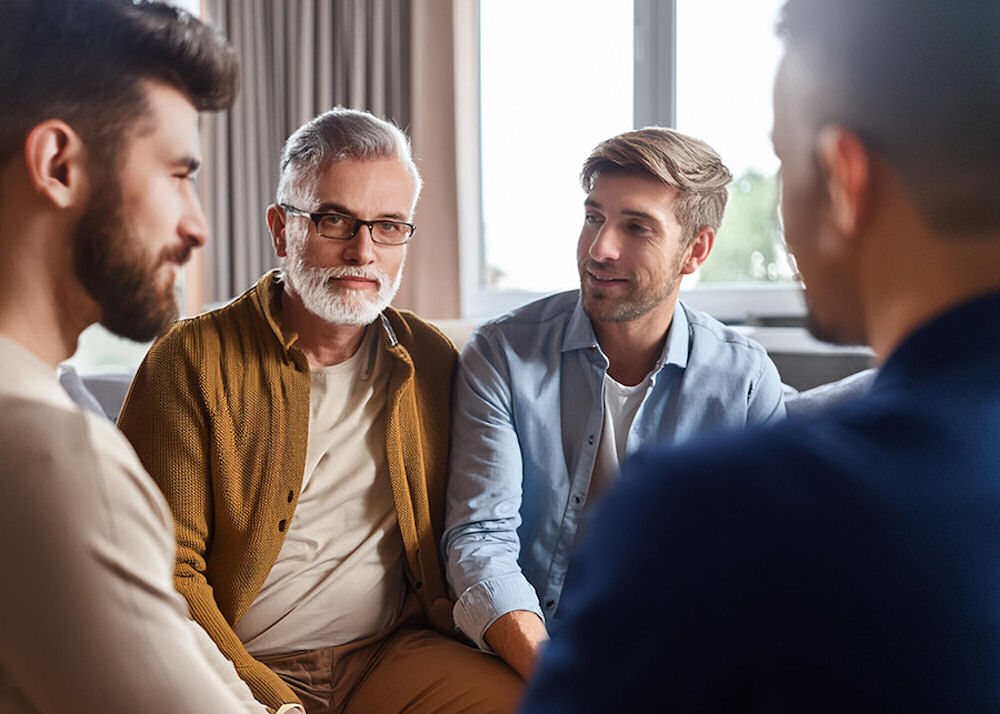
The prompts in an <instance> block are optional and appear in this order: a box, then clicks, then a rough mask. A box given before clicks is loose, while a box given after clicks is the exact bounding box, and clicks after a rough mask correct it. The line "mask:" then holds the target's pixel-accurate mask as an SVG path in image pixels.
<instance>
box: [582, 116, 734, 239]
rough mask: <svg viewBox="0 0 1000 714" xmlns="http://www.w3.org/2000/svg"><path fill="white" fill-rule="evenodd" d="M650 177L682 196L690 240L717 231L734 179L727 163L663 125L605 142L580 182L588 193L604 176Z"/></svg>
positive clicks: (678, 210) (680, 215)
mask: <svg viewBox="0 0 1000 714" xmlns="http://www.w3.org/2000/svg"><path fill="white" fill-rule="evenodd" d="M612 171H618V172H635V173H644V174H649V175H650V176H652V177H653V178H656V179H659V180H660V181H662V182H663V183H664V184H666V185H667V186H670V187H671V188H673V189H675V190H676V191H677V192H678V194H680V195H679V199H678V201H677V204H676V207H675V209H674V213H675V216H676V218H677V221H678V223H680V224H681V228H683V229H684V238H685V241H690V240H693V239H694V237H695V236H696V235H698V231H699V230H700V229H701V228H702V227H704V226H709V227H711V228H713V229H715V230H718V228H719V225H720V224H721V223H722V214H723V213H724V212H725V210H726V199H727V198H728V197H729V194H728V191H727V190H726V186H728V185H729V182H730V181H732V180H733V175H732V174H731V173H730V172H729V169H727V168H726V166H725V164H723V163H722V159H721V158H719V155H718V154H717V153H716V152H715V150H714V149H712V147H711V146H709V145H708V144H706V143H705V142H704V141H701V140H700V139H695V138H693V137H690V136H687V135H685V134H681V133H680V132H679V131H674V130H673V129H665V128H663V127H655V126H651V127H646V128H645V129H636V130H635V131H628V132H625V133H624V134H619V135H618V136H615V137H612V138H610V139H608V140H606V141H602V142H601V143H600V144H598V145H597V147H596V148H595V149H594V150H593V151H592V152H591V153H590V156H588V157H587V160H586V161H585V162H584V163H583V170H582V171H581V172H580V182H581V183H582V184H583V190H584V191H587V192H588V193H589V192H590V191H591V189H593V188H594V181H596V180H597V177H598V176H600V175H601V174H602V173H604V172H612Z"/></svg>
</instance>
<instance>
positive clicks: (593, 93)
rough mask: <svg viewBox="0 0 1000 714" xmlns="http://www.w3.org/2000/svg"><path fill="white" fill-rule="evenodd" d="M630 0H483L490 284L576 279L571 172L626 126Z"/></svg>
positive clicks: (576, 199) (575, 181)
mask: <svg viewBox="0 0 1000 714" xmlns="http://www.w3.org/2000/svg"><path fill="white" fill-rule="evenodd" d="M632 5H633V0H564V1H561V2H554V1H547V2H539V1H538V0H481V3H480V63H481V64H480V71H481V73H482V74H481V79H480V87H481V92H482V95H481V102H482V105H481V117H482V136H481V140H482V184H483V244H482V245H483V250H482V254H483V273H484V274H483V275H482V276H481V277H482V284H483V285H484V287H486V288H505V289H523V290H537V291H549V290H558V289H564V288H572V287H576V286H577V285H578V282H579V279H578V277H577V273H576V258H575V255H576V239H577V237H578V235H579V230H580V226H581V225H582V221H583V199H584V194H583V190H582V189H581V188H580V182H579V171H580V166H581V165H582V164H583V161H584V159H585V158H586V157H587V155H588V154H589V153H590V151H591V149H593V148H594V146H595V145H596V144H597V143H598V142H600V141H602V140H603V139H607V138H608V137H610V136H613V135H615V134H618V133H621V132H623V131H628V130H629V129H631V128H632V74H633V70H632V66H633V50H632V48H633V39H632V38H633V28H632V17H633V11H632Z"/></svg>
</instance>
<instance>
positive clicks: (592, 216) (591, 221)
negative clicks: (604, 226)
mask: <svg viewBox="0 0 1000 714" xmlns="http://www.w3.org/2000/svg"><path fill="white" fill-rule="evenodd" d="M602 221H603V219H602V218H601V216H599V215H598V214H596V213H589V212H588V213H585V214H584V215H583V222H584V224H585V225H594V226H596V225H598V224H599V223H601V222H602Z"/></svg>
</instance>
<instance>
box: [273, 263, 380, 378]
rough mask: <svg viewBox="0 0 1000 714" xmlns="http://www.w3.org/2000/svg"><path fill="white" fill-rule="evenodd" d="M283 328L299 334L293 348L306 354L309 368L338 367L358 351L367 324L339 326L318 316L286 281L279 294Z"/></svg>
mask: <svg viewBox="0 0 1000 714" xmlns="http://www.w3.org/2000/svg"><path fill="white" fill-rule="evenodd" d="M281 310H282V314H283V319H282V322H283V327H284V329H286V330H289V331H291V332H296V333H298V336H299V338H298V340H297V341H296V343H295V346H296V347H298V348H299V349H300V350H302V352H303V353H304V354H305V356H306V359H307V360H308V361H309V367H310V368H311V369H322V368H323V367H330V366H332V365H335V364H340V363H341V362H344V361H346V360H348V359H350V358H351V357H353V356H354V354H355V353H356V352H357V351H358V348H359V347H360V346H361V342H362V340H363V339H364V337H365V330H366V329H368V326H367V325H338V324H334V323H331V322H327V321H326V320H324V319H322V318H320V317H317V316H316V315H314V314H313V313H311V312H309V310H307V309H306V306H305V305H304V304H303V303H302V299H301V298H300V297H299V296H298V295H297V294H296V293H295V292H294V291H293V290H292V288H291V286H290V285H289V284H288V282H287V281H286V282H285V283H284V289H283V290H282V291H281Z"/></svg>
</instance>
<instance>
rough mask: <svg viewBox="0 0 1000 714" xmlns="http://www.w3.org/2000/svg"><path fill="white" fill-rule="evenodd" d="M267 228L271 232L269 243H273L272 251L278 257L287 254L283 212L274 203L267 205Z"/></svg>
mask: <svg viewBox="0 0 1000 714" xmlns="http://www.w3.org/2000/svg"><path fill="white" fill-rule="evenodd" d="M267 228H268V230H269V231H270V232H271V243H272V244H273V245H274V252H275V254H276V255H277V256H278V257H279V258H284V257H285V256H286V255H288V248H287V241H286V240H285V212H284V210H282V209H281V207H280V206H278V205H277V204H276V203H272V204H271V205H270V206H268V207H267Z"/></svg>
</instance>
